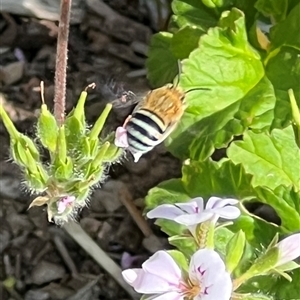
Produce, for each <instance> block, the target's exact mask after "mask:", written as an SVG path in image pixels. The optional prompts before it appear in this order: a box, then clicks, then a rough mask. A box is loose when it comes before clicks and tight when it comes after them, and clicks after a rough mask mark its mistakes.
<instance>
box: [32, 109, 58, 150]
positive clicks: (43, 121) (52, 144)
mask: <svg viewBox="0 0 300 300" xmlns="http://www.w3.org/2000/svg"><path fill="white" fill-rule="evenodd" d="M37 132H38V137H39V139H40V141H41V143H42V145H43V146H44V147H45V148H46V149H48V150H49V151H50V152H52V153H54V152H55V150H56V142H57V136H58V126H57V122H56V120H55V117H54V116H53V115H52V114H51V113H50V111H49V110H48V108H47V105H46V104H42V106H41V114H40V117H39V119H38V123H37Z"/></svg>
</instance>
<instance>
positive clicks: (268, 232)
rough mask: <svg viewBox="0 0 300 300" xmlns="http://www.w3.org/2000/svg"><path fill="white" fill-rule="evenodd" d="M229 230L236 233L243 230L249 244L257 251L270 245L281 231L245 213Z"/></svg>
mask: <svg viewBox="0 0 300 300" xmlns="http://www.w3.org/2000/svg"><path fill="white" fill-rule="evenodd" d="M229 228H230V229H231V230H232V231H234V232H237V231H238V230H240V229H241V230H243V232H244V233H245V235H246V239H247V241H248V242H249V244H250V245H251V246H253V247H254V248H256V249H260V248H261V247H262V245H265V246H267V245H269V243H270V242H271V241H272V239H273V237H274V235H275V234H276V233H277V232H278V230H279V228H278V227H277V226H274V225H273V224H271V223H268V222H266V221H264V220H262V219H260V218H258V217H253V216H250V215H247V214H246V213H245V212H244V213H243V214H242V215H241V216H240V217H239V218H238V219H237V220H236V221H235V222H234V224H233V225H231V226H230V227H229Z"/></svg>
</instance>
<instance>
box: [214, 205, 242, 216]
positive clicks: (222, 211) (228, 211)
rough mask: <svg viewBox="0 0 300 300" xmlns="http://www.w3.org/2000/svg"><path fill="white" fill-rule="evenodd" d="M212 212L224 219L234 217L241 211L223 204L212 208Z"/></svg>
mask: <svg viewBox="0 0 300 300" xmlns="http://www.w3.org/2000/svg"><path fill="white" fill-rule="evenodd" d="M213 212H214V213H216V214H218V215H219V216H220V217H221V218H224V219H236V218H238V217H239V216H240V214H241V211H240V210H239V209H238V208H237V207H235V206H225V207H222V208H217V209H214V210H213Z"/></svg>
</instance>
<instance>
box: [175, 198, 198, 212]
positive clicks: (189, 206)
mask: <svg viewBox="0 0 300 300" xmlns="http://www.w3.org/2000/svg"><path fill="white" fill-rule="evenodd" d="M174 206H176V207H178V208H180V209H181V210H182V211H183V212H184V213H187V214H194V213H196V212H198V211H199V207H198V203H197V202H196V201H195V199H192V200H190V201H188V202H185V203H175V204H174Z"/></svg>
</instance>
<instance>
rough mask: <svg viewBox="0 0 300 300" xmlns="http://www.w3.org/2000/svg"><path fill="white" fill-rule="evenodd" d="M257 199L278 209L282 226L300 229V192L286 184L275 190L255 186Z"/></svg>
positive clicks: (288, 228)
mask: <svg viewBox="0 0 300 300" xmlns="http://www.w3.org/2000/svg"><path fill="white" fill-rule="evenodd" d="M255 191H256V194H257V199H258V200H259V201H260V202H262V203H266V204H268V205H271V206H272V208H274V210H275V211H276V213H277V215H278V216H279V218H280V220H281V227H282V228H284V229H285V230H288V231H289V232H293V231H296V230H300V210H299V205H300V192H299V191H298V192H297V193H296V192H295V191H293V190H292V189H291V188H287V187H284V186H279V187H277V188H276V189H275V190H274V191H272V190H270V189H268V188H266V187H257V188H255Z"/></svg>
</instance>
